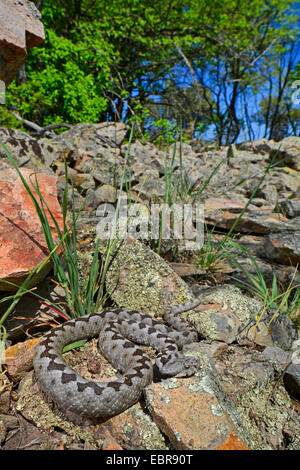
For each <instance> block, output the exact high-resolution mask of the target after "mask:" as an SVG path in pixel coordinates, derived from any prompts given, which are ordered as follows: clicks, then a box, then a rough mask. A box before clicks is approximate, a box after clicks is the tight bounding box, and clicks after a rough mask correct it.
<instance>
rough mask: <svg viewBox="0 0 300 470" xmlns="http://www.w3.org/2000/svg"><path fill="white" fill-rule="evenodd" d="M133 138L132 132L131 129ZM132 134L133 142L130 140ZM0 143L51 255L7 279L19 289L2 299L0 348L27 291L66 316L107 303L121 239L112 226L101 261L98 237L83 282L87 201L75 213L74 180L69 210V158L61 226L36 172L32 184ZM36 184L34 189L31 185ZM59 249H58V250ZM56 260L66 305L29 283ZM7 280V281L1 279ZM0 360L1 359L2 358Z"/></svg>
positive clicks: (58, 281)
mask: <svg viewBox="0 0 300 470" xmlns="http://www.w3.org/2000/svg"><path fill="white" fill-rule="evenodd" d="M131 138H132V132H131ZM131 138H130V142H131ZM0 145H1V146H2V147H3V149H4V151H5V153H6V155H7V157H8V159H9V161H10V163H11V165H12V166H13V167H14V168H15V170H16V171H17V173H18V175H19V177H20V179H21V181H22V183H23V185H24V187H25V189H26V191H27V193H28V194H29V196H30V198H31V200H32V202H33V204H34V207H35V209H36V212H37V215H38V217H39V220H40V223H41V227H42V230H43V233H44V237H45V241H46V244H47V247H48V250H49V255H48V256H47V257H46V259H45V260H43V261H42V262H40V263H39V264H38V265H37V266H36V268H35V269H33V270H32V272H31V273H30V274H29V275H28V277H27V278H26V279H25V280H24V281H23V283H22V284H21V285H20V286H18V285H15V284H13V283H10V282H8V281H6V282H7V284H10V285H11V286H13V287H14V288H15V289H16V292H13V293H12V294H11V295H8V296H6V297H4V298H3V299H1V300H0V303H4V302H10V305H9V307H8V308H7V310H6V311H5V313H4V314H3V315H2V317H1V318H0V348H2V349H3V348H4V345H5V339H6V329H5V326H4V322H5V321H6V319H7V317H8V316H9V315H10V313H11V312H12V311H13V310H14V308H15V306H16V305H17V303H18V302H19V301H20V300H21V298H22V297H23V296H24V295H33V296H35V297H36V298H37V299H39V301H41V302H42V303H45V304H47V305H48V306H49V307H50V308H52V309H53V310H55V312H56V313H58V314H59V315H60V316H61V317H62V318H64V319H65V320H68V319H71V318H76V317H80V316H83V315H88V314H91V313H93V312H95V311H97V310H99V309H100V307H101V305H102V304H103V303H104V301H105V299H106V297H107V295H108V293H109V292H106V293H105V289H104V282H105V275H106V272H107V269H108V266H109V260H110V255H111V252H112V250H113V248H114V246H115V244H116V243H117V241H118V238H116V230H115V228H114V227H112V230H111V237H110V238H109V240H108V243H107V246H106V249H105V253H104V254H103V256H102V261H101V262H100V261H99V244H100V239H99V238H97V239H96V243H95V250H94V254H93V257H92V262H91V266H90V270H89V275H88V277H87V279H86V281H85V282H84V283H83V285H81V284H80V279H79V276H80V274H79V272H80V268H79V253H78V246H77V243H78V242H77V227H76V224H77V220H78V217H79V216H80V214H81V212H82V209H83V207H84V203H83V204H82V206H81V208H80V209H79V211H78V213H77V214H76V213H75V195H74V186H73V183H72V182H71V188H72V193H71V201H72V205H71V206H72V207H71V214H69V213H68V200H69V188H68V167H67V162H66V160H65V161H64V166H65V188H64V193H63V200H62V219H63V222H62V228H61V227H59V225H58V223H57V221H56V219H55V217H54V215H53V213H52V212H51V210H50V208H49V206H48V204H47V202H46V200H45V199H44V197H43V196H42V194H41V191H40V188H39V184H38V179H37V176H36V175H35V174H33V175H31V177H30V183H31V187H30V186H29V184H28V183H27V181H26V180H25V178H24V177H23V175H22V173H21V172H20V170H19V168H18V167H17V165H16V163H15V161H14V159H13V157H12V155H11V154H10V152H9V151H8V149H7V148H6V146H5V145H4V144H3V143H2V142H0ZM129 151H130V144H129V147H128V150H127V154H126V156H125V164H124V171H123V175H122V180H121V187H120V191H119V197H118V202H117V211H116V215H115V220H114V224H116V223H117V217H118V211H119V207H120V200H121V194H122V188H123V185H124V181H125V177H126V162H127V158H128V154H129ZM32 176H33V178H32ZM32 188H33V189H32ZM51 220H52V222H53V224H54V226H55V229H56V233H57V236H58V239H59V241H58V243H55V242H54V239H53V236H52V232H51V228H50V221H51ZM58 250H59V253H58ZM51 261H52V262H53V265H54V268H55V272H56V277H57V282H56V283H57V284H59V285H60V286H61V287H62V288H63V289H64V293H65V300H66V302H65V305H64V306H61V305H57V304H53V303H52V302H51V301H49V300H48V299H44V298H43V297H41V296H39V295H38V294H37V293H36V292H35V290H36V288H35V287H30V286H32V285H34V283H35V279H36V277H37V276H38V275H39V273H40V271H41V270H42V269H44V267H45V265H46V264H47V263H49V262H51ZM2 282H5V281H2ZM0 362H1V361H0ZM0 371H1V363H0Z"/></svg>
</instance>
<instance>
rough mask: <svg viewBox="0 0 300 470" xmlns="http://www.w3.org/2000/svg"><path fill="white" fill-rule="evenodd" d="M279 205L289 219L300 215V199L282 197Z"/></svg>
mask: <svg viewBox="0 0 300 470" xmlns="http://www.w3.org/2000/svg"><path fill="white" fill-rule="evenodd" d="M278 206H279V208H280V210H281V212H282V214H283V215H285V216H286V217H288V218H289V219H293V218H294V217H299V216H300V200H294V201H293V200H290V199H280V200H279V201H278Z"/></svg>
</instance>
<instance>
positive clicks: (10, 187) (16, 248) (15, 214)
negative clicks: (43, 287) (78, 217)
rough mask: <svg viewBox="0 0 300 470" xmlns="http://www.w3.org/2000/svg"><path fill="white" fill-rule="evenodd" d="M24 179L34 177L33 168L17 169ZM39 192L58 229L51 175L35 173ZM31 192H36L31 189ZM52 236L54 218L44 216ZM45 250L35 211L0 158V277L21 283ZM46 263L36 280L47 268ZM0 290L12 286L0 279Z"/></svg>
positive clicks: (60, 221) (60, 222)
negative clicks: (46, 218)
mask: <svg viewBox="0 0 300 470" xmlns="http://www.w3.org/2000/svg"><path fill="white" fill-rule="evenodd" d="M21 172H22V175H23V176H24V178H25V179H26V181H27V183H28V184H29V185H30V187H31V189H32V190H33V188H32V185H31V183H30V180H29V179H30V175H32V176H31V180H32V181H34V176H33V170H30V169H25V168H24V169H21ZM36 175H37V179H38V184H39V188H40V192H41V194H42V196H43V197H44V199H45V200H46V201H47V204H48V207H49V209H50V211H51V212H52V213H53V215H54V217H55V219H56V221H57V223H58V225H59V227H60V229H61V230H62V227H63V217H62V212H61V208H60V205H59V202H58V200H57V195H56V181H57V178H56V177H54V176H49V175H45V174H42V173H37V174H36ZM33 193H34V195H35V196H37V194H36V192H35V191H34V190H33ZM48 220H49V224H50V228H51V232H52V236H53V238H54V241H55V243H57V241H58V237H57V233H56V230H55V225H54V222H53V221H52V219H51V217H50V215H49V217H48ZM48 254H49V250H48V248H47V244H46V241H45V238H44V234H43V230H42V227H41V224H40V220H39V218H38V215H37V212H36V210H35V207H34V205H33V202H32V201H31V198H30V196H29V194H28V193H27V192H26V190H25V188H24V186H23V183H22V181H21V179H20V177H19V176H18V174H17V172H16V170H15V169H13V168H11V167H9V166H7V165H5V164H3V162H0V279H1V280H7V281H10V282H14V283H16V284H21V283H22V281H23V280H24V279H25V278H26V277H27V275H28V274H29V272H30V270H32V269H34V268H35V267H36V266H37V264H38V263H39V262H40V261H42V260H43V259H45V258H46V257H47V255H48ZM50 268H51V263H48V264H47V266H46V267H45V269H44V270H43V272H41V275H40V278H39V279H38V280H37V282H39V281H40V280H41V279H42V278H43V277H45V275H46V274H47V273H48V272H49V269H50ZM0 290H14V289H13V288H12V287H9V286H8V285H7V284H5V283H2V282H0Z"/></svg>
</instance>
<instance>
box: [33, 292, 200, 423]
mask: <svg viewBox="0 0 300 470" xmlns="http://www.w3.org/2000/svg"><path fill="white" fill-rule="evenodd" d="M199 303H200V300H199V299H196V300H195V301H192V302H188V303H186V304H184V305H178V306H174V307H171V308H169V309H168V310H167V311H166V313H165V315H164V320H165V321H166V322H167V323H168V324H169V325H172V327H171V326H167V325H165V324H164V323H161V322H159V321H158V320H155V319H154V318H152V317H151V316H149V315H146V314H143V313H141V312H137V311H135V310H127V309H120V308H113V309H110V310H106V311H105V310H104V311H101V312H97V313H94V314H91V315H86V316H83V317H80V318H76V319H74V320H70V321H68V322H66V323H64V324H62V325H60V326H58V327H56V328H54V329H53V330H51V331H50V332H49V333H47V334H46V335H45V336H44V337H43V338H42V340H41V341H40V342H39V344H38V345H37V347H36V349H35V354H34V359H33V365H34V370H35V375H36V377H37V380H38V382H39V383H40V386H41V388H42V390H43V391H44V392H45V393H46V395H48V396H49V397H50V398H51V399H52V400H53V401H54V402H55V403H56V404H57V405H58V406H59V407H60V408H62V409H64V410H69V411H71V412H73V413H76V414H77V415H81V416H84V417H88V418H109V417H112V416H114V415H116V414H119V413H121V412H122V411H125V410H126V409H127V408H129V407H130V406H132V405H133V404H134V403H136V402H137V401H138V400H139V398H140V396H141V393H142V390H143V388H145V387H146V386H147V385H148V384H150V383H151V382H152V378H153V366H152V362H151V360H150V358H149V357H148V356H147V354H146V353H145V352H144V351H143V350H142V349H141V348H139V347H138V346H136V345H135V344H133V342H132V341H135V342H137V343H139V344H142V345H149V346H152V347H153V348H155V349H156V351H158V354H157V356H156V365H157V367H158V369H159V371H160V373H161V374H162V376H176V377H185V376H190V375H193V374H194V373H195V372H196V371H197V370H198V368H199V361H198V359H196V358H194V357H191V356H184V355H183V354H182V353H180V352H179V348H182V346H183V345H184V344H187V343H191V342H194V341H197V333H196V331H195V330H194V329H193V328H192V327H191V326H190V324H189V323H187V322H185V321H183V320H182V319H181V318H180V317H178V316H177V314H178V313H181V312H184V311H186V310H190V309H192V308H194V307H195V306H197V305H198V304H199ZM98 335H99V343H98V346H99V349H100V352H101V353H102V354H103V355H104V356H105V357H106V358H107V359H108V360H109V362H110V363H111V364H112V365H113V366H114V367H115V368H116V369H118V370H119V371H121V373H122V374H123V375H122V377H121V378H118V379H116V380H114V381H110V382H93V381H91V380H87V379H85V378H83V377H81V376H79V375H78V374H76V373H75V372H74V371H73V370H72V369H71V368H70V367H68V366H67V364H66V363H65V361H64V360H63V358H62V356H61V351H62V348H63V347H64V346H65V345H67V344H70V343H72V342H75V341H78V340H80V339H88V338H93V337H96V336H98Z"/></svg>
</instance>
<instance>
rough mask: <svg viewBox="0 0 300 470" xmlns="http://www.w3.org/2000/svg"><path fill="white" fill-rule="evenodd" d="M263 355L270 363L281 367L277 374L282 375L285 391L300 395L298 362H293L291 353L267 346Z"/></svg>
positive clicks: (299, 365) (299, 368)
mask: <svg viewBox="0 0 300 470" xmlns="http://www.w3.org/2000/svg"><path fill="white" fill-rule="evenodd" d="M299 346H300V345H299ZM299 346H298V347H299ZM263 355H264V357H265V358H266V359H267V360H268V361H270V362H271V363H274V362H276V363H278V364H279V365H280V366H281V367H280V368H279V373H283V381H284V384H285V386H286V388H287V390H289V391H291V392H293V393H297V394H298V395H300V361H299V360H298V361H293V358H292V352H287V351H283V350H282V349H280V348H278V347H275V346H267V347H266V348H265V350H264V351H263Z"/></svg>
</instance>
